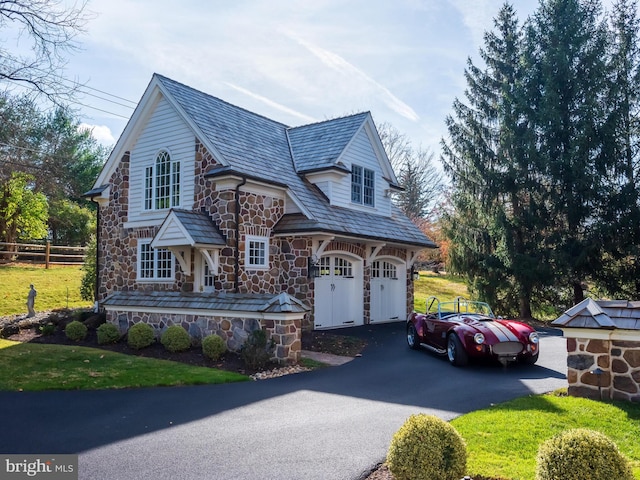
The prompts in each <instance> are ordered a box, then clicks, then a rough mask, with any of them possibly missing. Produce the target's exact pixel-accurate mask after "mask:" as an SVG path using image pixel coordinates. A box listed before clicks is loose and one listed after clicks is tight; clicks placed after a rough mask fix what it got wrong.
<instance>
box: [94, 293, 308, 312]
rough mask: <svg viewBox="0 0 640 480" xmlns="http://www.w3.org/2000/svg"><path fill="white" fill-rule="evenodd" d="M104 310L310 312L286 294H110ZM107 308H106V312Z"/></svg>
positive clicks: (302, 304) (104, 303)
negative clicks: (119, 308) (133, 308)
mask: <svg viewBox="0 0 640 480" xmlns="http://www.w3.org/2000/svg"><path fill="white" fill-rule="evenodd" d="M102 305H103V306H104V307H107V309H111V310H117V309H118V308H117V307H121V308H132V307H135V308H136V309H140V310H142V311H144V309H145V308H154V309H156V308H157V309H162V310H167V309H178V310H182V311H189V310H208V311H231V312H255V313H305V312H308V311H309V310H310V308H309V307H307V306H306V305H305V304H304V303H303V302H301V301H300V300H298V299H297V298H294V297H292V296H290V295H288V294H287V293H284V292H283V293H280V294H278V295H273V294H260V293H224V292H214V293H193V292H142V291H128V292H114V293H112V294H111V295H109V296H108V297H107V298H105V299H104V301H103V302H102ZM109 307H110V308H109Z"/></svg>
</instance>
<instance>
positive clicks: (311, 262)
mask: <svg viewBox="0 0 640 480" xmlns="http://www.w3.org/2000/svg"><path fill="white" fill-rule="evenodd" d="M318 263H319V262H318V257H316V256H315V255H311V256H310V257H307V277H308V278H318V277H319V276H320V265H318Z"/></svg>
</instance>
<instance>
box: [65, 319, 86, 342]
mask: <svg viewBox="0 0 640 480" xmlns="http://www.w3.org/2000/svg"><path fill="white" fill-rule="evenodd" d="M64 333H65V335H66V336H67V338H68V339H69V340H73V341H74V342H79V341H80V340H84V338H85V337H86V336H87V327H86V325H85V324H84V323H82V322H79V321H78V320H74V321H73V322H69V323H68V324H67V327H66V328H65V329H64Z"/></svg>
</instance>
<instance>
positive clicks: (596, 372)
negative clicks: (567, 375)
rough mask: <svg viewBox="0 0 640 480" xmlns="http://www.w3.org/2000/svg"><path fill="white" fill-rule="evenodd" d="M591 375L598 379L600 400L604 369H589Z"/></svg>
mask: <svg viewBox="0 0 640 480" xmlns="http://www.w3.org/2000/svg"><path fill="white" fill-rule="evenodd" d="M589 373H591V375H595V376H596V378H597V379H598V393H599V394H600V400H602V374H603V373H604V370H602V369H601V368H600V367H597V368H596V369H594V370H591V372H589Z"/></svg>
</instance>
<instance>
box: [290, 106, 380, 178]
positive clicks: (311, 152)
mask: <svg viewBox="0 0 640 480" xmlns="http://www.w3.org/2000/svg"><path fill="white" fill-rule="evenodd" d="M368 116H369V113H368V112H365V113H359V114H356V115H351V116H348V117H343V118H336V119H334V120H327V121H325V122H320V123H313V124H311V125H303V126H301V127H294V128H290V129H289V130H288V131H287V133H288V135H289V143H290V144H291V153H292V155H293V161H294V163H295V166H296V170H297V171H298V173H303V172H308V171H312V170H319V169H323V168H331V167H335V166H338V167H339V165H337V160H338V158H339V157H340V154H341V153H342V152H343V151H344V149H345V148H346V147H347V145H348V144H349V142H350V141H351V139H352V138H353V136H354V135H355V134H356V133H357V131H358V130H359V129H360V127H362V124H363V122H364V121H365V120H366V118H367V117H368Z"/></svg>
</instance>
